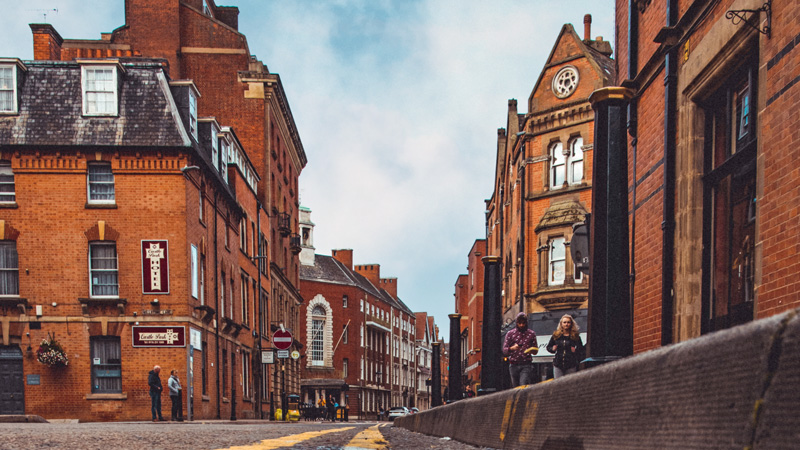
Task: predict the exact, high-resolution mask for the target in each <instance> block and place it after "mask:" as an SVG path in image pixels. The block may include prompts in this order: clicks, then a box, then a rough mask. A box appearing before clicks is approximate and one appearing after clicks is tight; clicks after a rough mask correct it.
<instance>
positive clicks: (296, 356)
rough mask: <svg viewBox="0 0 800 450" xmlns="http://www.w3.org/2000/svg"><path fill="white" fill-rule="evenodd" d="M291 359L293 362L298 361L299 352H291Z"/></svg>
mask: <svg viewBox="0 0 800 450" xmlns="http://www.w3.org/2000/svg"><path fill="white" fill-rule="evenodd" d="M292 359H294V360H298V359H300V352H298V351H297V350H295V351H293V352H292Z"/></svg>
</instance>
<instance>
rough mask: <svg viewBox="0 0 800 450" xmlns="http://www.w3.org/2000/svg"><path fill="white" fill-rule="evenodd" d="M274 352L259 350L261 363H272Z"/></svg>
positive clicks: (273, 361)
mask: <svg viewBox="0 0 800 450" xmlns="http://www.w3.org/2000/svg"><path fill="white" fill-rule="evenodd" d="M274 363H275V352H273V351H272V350H261V364H274Z"/></svg>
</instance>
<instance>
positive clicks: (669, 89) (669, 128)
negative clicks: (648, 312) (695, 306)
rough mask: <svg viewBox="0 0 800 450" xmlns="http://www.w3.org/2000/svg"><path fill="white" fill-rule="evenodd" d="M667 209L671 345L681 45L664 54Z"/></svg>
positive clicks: (666, 306) (666, 300)
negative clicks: (679, 52)
mask: <svg viewBox="0 0 800 450" xmlns="http://www.w3.org/2000/svg"><path fill="white" fill-rule="evenodd" d="M666 15H667V24H666V26H667V27H672V26H675V24H676V23H677V22H678V1H677V0H667V14H666ZM664 68H665V69H664V72H665V75H664V185H663V195H664V209H663V221H662V222H661V230H662V246H661V248H662V250H661V270H662V273H661V345H667V344H671V343H672V341H673V336H672V328H673V327H672V318H673V315H674V311H673V310H674V289H673V288H674V283H673V277H674V270H675V269H674V263H675V256H674V255H675V154H676V131H677V115H678V114H677V113H678V107H677V98H678V46H672V47H670V49H669V51H668V52H667V54H666V55H665V57H664Z"/></svg>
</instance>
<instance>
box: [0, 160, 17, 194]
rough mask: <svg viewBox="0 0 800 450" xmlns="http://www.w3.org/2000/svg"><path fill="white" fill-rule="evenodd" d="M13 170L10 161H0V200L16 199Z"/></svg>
mask: <svg viewBox="0 0 800 450" xmlns="http://www.w3.org/2000/svg"><path fill="white" fill-rule="evenodd" d="M16 198H17V197H16V194H15V192H14V171H13V170H11V162H10V161H0V202H13V201H16Z"/></svg>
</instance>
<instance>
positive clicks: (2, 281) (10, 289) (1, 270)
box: [0, 241, 19, 295]
mask: <svg viewBox="0 0 800 450" xmlns="http://www.w3.org/2000/svg"><path fill="white" fill-rule="evenodd" d="M0 295H19V260H18V256H17V243H16V242H15V241H0Z"/></svg>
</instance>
